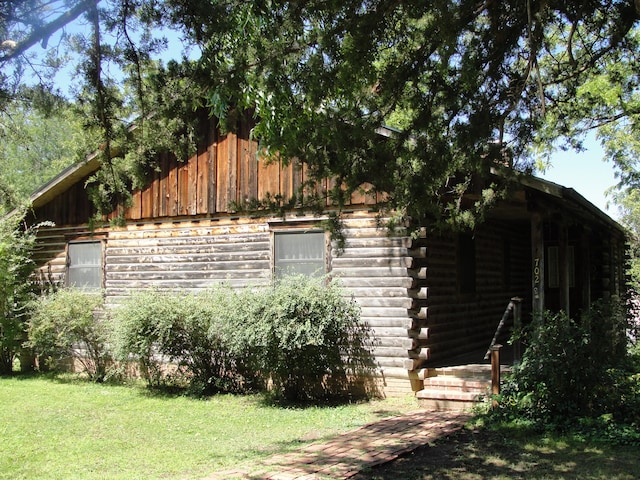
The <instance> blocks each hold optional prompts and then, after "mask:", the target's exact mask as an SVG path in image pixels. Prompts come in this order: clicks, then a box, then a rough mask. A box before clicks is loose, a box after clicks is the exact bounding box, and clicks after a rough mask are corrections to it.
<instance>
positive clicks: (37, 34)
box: [0, 0, 100, 64]
mask: <svg viewBox="0 0 640 480" xmlns="http://www.w3.org/2000/svg"><path fill="white" fill-rule="evenodd" d="M99 2H100V0H85V1H82V2H80V3H78V4H76V5H75V6H74V7H73V8H71V9H70V10H68V11H67V12H65V13H63V14H62V15H60V16H59V17H58V18H56V19H55V20H53V21H51V22H49V23H47V24H46V25H44V26H43V27H41V28H38V29H36V30H34V31H33V32H31V35H29V36H28V37H27V38H25V39H24V40H22V41H21V42H13V41H12V40H5V41H4V42H2V46H3V47H4V48H5V49H8V50H9V51H8V52H7V53H5V54H4V55H1V56H0V64H3V63H6V62H9V61H11V60H14V59H15V58H17V57H19V56H20V55H22V54H23V53H25V52H26V51H27V50H29V49H30V48H31V47H33V46H34V45H36V44H37V43H40V42H43V41H46V40H47V39H48V38H49V37H50V36H51V35H53V34H54V33H55V32H57V31H58V30H60V29H61V28H62V27H64V26H65V25H67V24H69V23H71V22H72V21H74V20H75V19H76V18H78V17H79V16H80V15H82V14H83V13H85V12H87V11H88V10H89V9H90V8H92V7H95V6H97V4H98V3H99Z"/></svg>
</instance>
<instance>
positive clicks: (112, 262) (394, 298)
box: [36, 212, 413, 395]
mask: <svg viewBox="0 0 640 480" xmlns="http://www.w3.org/2000/svg"><path fill="white" fill-rule="evenodd" d="M270 220H273V221H274V222H275V226H277V230H278V231H281V230H282V229H283V228H287V225H289V224H288V223H287V222H282V221H281V220H280V219H249V218H246V217H243V218H234V219H232V218H229V217H226V218H210V219H202V220H199V221H193V220H185V221H173V222H146V223H145V222H138V223H130V224H128V225H127V226H125V227H105V228H103V229H97V230H93V231H90V230H89V229H88V228H87V227H86V226H84V227H51V228H46V229H44V228H43V229H42V230H41V231H40V234H39V245H40V246H39V249H38V256H37V258H36V260H37V261H38V263H39V265H40V268H39V270H38V273H39V275H40V276H41V278H49V279H51V280H53V281H56V282H59V283H62V282H64V276H65V272H66V246H67V243H68V242H69V241H73V240H78V239H100V240H102V241H103V249H104V256H103V259H104V265H103V269H104V287H105V294H106V299H107V304H108V305H109V306H116V305H117V304H119V303H121V302H122V300H123V299H124V298H125V297H126V296H127V295H128V294H129V293H130V292H132V291H136V290H139V289H144V288H154V287H155V288H179V289H182V290H185V291H196V290H198V289H203V288H206V287H208V286H211V285H212V284H215V283H221V282H225V283H227V284H231V285H232V286H235V287H244V286H265V285H268V284H270V282H271V279H272V268H273V264H272V261H273V259H272V238H271V235H272V231H273V226H274V225H273V224H274V222H272V221H270ZM302 225H306V226H307V227H309V226H313V225H314V222H313V221H308V222H305V220H304V217H303V218H300V217H297V218H296V219H295V222H294V223H292V224H291V225H290V226H292V227H294V228H295V227H300V226H302ZM344 233H345V235H346V244H345V248H344V250H339V249H338V246H337V245H336V244H335V243H334V244H333V245H332V246H331V249H330V251H329V252H328V257H329V261H328V266H329V273H330V275H331V276H332V277H333V278H335V279H336V280H338V281H340V282H341V284H342V285H343V286H344V287H345V293H346V295H347V296H348V297H349V298H353V299H355V301H356V302H357V303H358V304H359V305H360V307H361V315H362V321H363V322H366V323H367V324H368V325H369V326H370V327H371V329H372V333H373V335H374V336H375V338H376V345H375V349H374V355H375V357H376V360H377V362H378V364H379V367H380V371H381V374H382V375H383V376H384V377H383V378H384V381H385V383H386V385H385V393H386V394H387V395H397V394H407V393H409V392H411V384H410V381H409V377H408V372H407V370H406V361H407V360H408V359H409V356H408V355H409V353H408V352H409V350H410V349H411V348H412V347H411V342H412V340H411V339H410V338H409V336H408V327H409V326H410V325H409V324H410V318H409V316H408V309H410V308H411V305H412V299H411V298H410V297H409V294H408V289H410V288H411V285H412V279H411V278H410V277H409V276H408V273H407V272H408V268H409V267H411V265H412V261H413V260H412V258H411V256H410V255H409V250H408V248H407V247H408V246H409V245H410V241H409V239H407V238H406V237H390V236H388V234H387V232H386V231H385V230H381V229H379V228H377V227H376V220H375V218H373V216H372V215H370V214H368V213H366V212H361V213H354V214H352V217H351V218H349V219H347V221H346V222H345V231H344Z"/></svg>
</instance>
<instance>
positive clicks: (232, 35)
mask: <svg viewBox="0 0 640 480" xmlns="http://www.w3.org/2000/svg"><path fill="white" fill-rule="evenodd" d="M23 4H24V5H29V6H30V8H33V10H28V9H27V8H26V7H25V8H23V7H22V5H23ZM49 4H50V5H52V6H57V7H61V8H62V10H59V13H60V15H58V16H56V17H55V19H56V20H52V21H47V19H46V18H45V16H44V13H43V12H44V11H45V10H44V7H45V6H48V5H49ZM99 7H100V8H99ZM5 8H6V12H8V13H10V14H14V16H13V17H11V16H9V15H8V14H6V13H5V14H3V22H2V28H0V32H3V33H4V32H7V35H10V34H12V33H15V32H18V29H17V27H16V26H17V25H27V27H25V28H24V29H23V30H22V31H20V32H22V34H21V36H18V37H15V38H16V40H14V41H15V45H13V44H11V45H10V46H9V47H7V48H8V50H7V53H5V54H4V56H0V64H2V63H7V62H9V61H16V60H18V59H19V58H22V56H23V54H24V53H26V52H28V51H30V50H28V49H27V48H26V47H28V46H30V45H34V44H35V40H44V39H46V38H49V37H50V36H51V35H52V31H54V30H55V28H56V25H58V23H55V22H56V21H58V19H60V20H59V23H61V24H64V23H65V21H66V19H68V18H71V17H72V16H73V15H75V14H76V13H77V12H78V10H80V11H82V15H84V16H85V18H86V19H87V22H88V25H89V26H90V27H91V29H92V35H91V37H90V38H88V39H87V40H85V41H84V43H82V42H79V41H77V42H76V43H77V44H78V45H82V46H84V47H85V48H84V50H83V51H84V52H85V59H86V62H85V63H84V64H83V72H84V73H85V76H84V79H85V85H86V88H85V89H84V90H83V94H82V95H84V97H83V98H87V99H90V100H91V101H90V103H91V105H93V107H94V108H93V113H92V119H93V124H94V125H96V126H98V127H100V128H101V129H102V131H103V136H104V139H103V144H104V146H105V148H104V152H105V163H106V164H107V166H108V167H109V168H112V163H111V159H112V157H113V156H115V155H118V154H119V153H118V150H119V149H118V148H112V147H113V146H114V145H116V144H117V145H123V142H122V141H121V140H119V138H121V137H122V136H123V135H126V134H127V132H126V131H124V130H123V129H119V128H117V122H118V121H119V120H122V119H123V118H131V116H132V115H135V116H136V117H137V118H138V119H139V122H140V125H139V132H141V133H139V134H137V138H138V139H140V140H136V141H138V142H139V143H138V145H137V146H135V147H133V148H132V147H129V151H130V152H134V153H135V156H134V157H135V159H136V160H135V161H136V162H139V161H145V160H146V159H149V158H150V157H151V156H152V155H150V153H151V146H150V145H149V143H148V142H147V143H145V139H149V138H158V135H157V134H153V133H151V134H147V133H146V132H153V131H154V129H155V128H164V129H165V132H166V128H167V125H169V126H171V125H172V124H171V119H174V120H175V118H176V116H178V117H180V115H182V114H183V113H184V112H186V111H188V110H189V109H194V108H198V107H202V108H208V109H209V110H210V112H211V113H212V114H214V115H215V116H216V117H218V118H219V119H220V120H221V122H222V124H223V125H226V126H227V127H228V128H232V126H233V123H234V122H233V119H234V118H236V116H237V114H238V113H239V112H242V111H251V112H253V113H254V115H255V117H256V127H255V129H254V134H255V136H256V138H258V139H260V141H261V142H262V143H263V145H264V146H265V148H266V149H267V151H268V152H272V153H273V154H274V155H276V152H277V155H280V156H282V157H283V158H285V159H293V158H297V159H299V160H300V161H302V162H304V163H306V164H307V165H308V167H309V171H310V172H311V173H312V174H313V175H314V176H315V177H316V178H323V177H334V178H336V179H337V182H336V185H337V186H338V187H339V188H338V189H336V190H335V191H334V196H335V198H336V199H337V200H338V201H340V200H343V199H345V198H348V197H349V194H350V192H351V191H353V190H355V189H358V188H361V186H362V185H369V186H370V187H368V188H370V189H371V190H373V191H383V192H385V194H386V199H387V203H386V205H384V206H383V207H386V208H388V209H389V211H393V212H396V213H397V214H398V216H399V219H400V220H402V221H409V222H410V223H412V224H414V225H417V224H420V223H422V222H424V221H425V219H427V218H428V219H431V220H433V219H435V220H443V221H445V222H447V223H453V224H460V223H462V224H469V223H473V221H474V219H475V218H476V215H475V213H479V212H481V211H482V209H483V208H484V207H485V206H486V205H487V204H491V203H492V201H493V200H495V198H496V191H495V190H494V186H493V185H491V184H490V183H487V182H486V181H479V180H478V179H483V178H484V179H486V178H487V176H488V173H489V171H490V169H491V167H492V166H495V165H496V164H505V163H506V164H508V165H510V166H513V167H515V168H517V169H520V170H528V169H530V168H531V167H532V165H533V160H534V158H535V155H536V154H537V152H538V151H539V149H540V148H542V149H543V150H547V149H548V148H549V145H554V141H555V140H557V139H558V138H562V137H563V136H564V137H565V138H566V139H567V140H568V143H569V144H570V145H574V146H579V140H580V137H579V134H580V133H581V132H582V131H584V130H585V129H591V128H602V129H603V130H602V133H603V135H610V136H612V134H607V128H608V129H611V128H614V125H615V126H617V127H615V128H618V130H617V131H627V132H629V131H630V132H636V131H637V125H636V124H635V123H634V122H635V118H636V116H637V113H638V112H637V107H636V106H635V104H636V103H637V102H636V101H635V96H636V95H637V91H638V83H639V78H638V75H637V72H638V71H639V69H638V56H637V52H638V51H639V49H638V40H639V39H638V29H637V20H638V19H639V18H640V4H639V3H638V2H637V1H635V2H632V1H630V0H624V1H623V0H588V1H585V2H579V3H578V4H574V3H571V2H569V3H567V2H561V1H559V0H550V1H538V0H526V1H517V0H508V1H505V2H497V1H495V0H485V1H477V0H476V1H468V0H461V1H456V2H453V1H434V2H423V1H418V0H405V1H386V0H385V1H383V0H365V1H359V2H338V1H327V0H310V1H306V2H285V1H279V0H261V1H255V2H245V1H240V0H220V1H215V2H205V3H203V2H190V1H187V0H167V1H165V2H158V1H157V0H112V1H110V2H99V1H96V0H94V1H81V0H74V1H71V2H67V3H63V2H61V1H56V0H54V1H51V2H41V1H37V0H31V1H29V2H15V1H9V2H7V6H6V7H5ZM31 13H33V14H34V16H35V18H36V19H39V20H44V21H42V22H41V24H38V22H36V21H31V22H29V21H28V20H26V18H27V16H28V15H27V14H29V15H30V14H31ZM63 14H68V15H67V16H64V17H63ZM19 15H21V16H22V17H20V18H22V19H23V20H22V23H20V22H18V21H17V20H15V18H17V17H16V16H19ZM29 18H30V17H29ZM161 26H165V27H170V28H171V29H173V30H175V31H178V32H180V34H181V35H182V37H183V39H184V40H185V41H187V42H188V43H190V44H193V45H195V46H197V50H198V52H199V54H200V55H199V56H197V57H191V58H190V59H184V60H183V61H182V62H181V63H180V64H168V65H166V66H163V65H157V64H156V63H154V62H152V61H151V58H152V54H153V52H154V51H155V50H154V49H155V48H156V47H157V46H158V42H156V41H153V40H152V38H153V37H152V36H151V34H152V33H153V32H154V31H158V27H161ZM136 27H138V30H137V32H138V33H135V34H134V31H135V28H136ZM150 28H154V29H155V30H152V29H150ZM107 35H111V36H112V38H113V41H111V43H109V42H108V41H105V39H108V36H107ZM4 38H9V36H6V35H4ZM114 61H118V62H120V65H121V66H122V69H123V70H124V73H125V74H126V75H125V77H124V78H126V79H128V80H124V81H117V79H113V78H111V79H109V78H108V75H107V70H106V68H105V65H107V64H109V62H114ZM124 86H129V90H124V91H123V90H122V88H120V87H124ZM610 86H615V87H616V88H615V89H613V91H612V90H611V89H610V88H609V87H610ZM119 89H120V93H118V90H119ZM185 92H186V93H185ZM185 95H186V98H185ZM161 100H165V101H164V102H163V101H161ZM611 105H615V106H616V108H615V109H611ZM124 107H126V109H125V110H123V108H124ZM151 112H153V115H150V113H151ZM180 118H181V117H180ZM394 120H395V121H397V122H399V124H398V126H400V127H402V130H401V131H400V132H398V133H396V134H394V135H391V136H390V137H389V138H387V139H386V140H384V141H382V140H381V136H380V135H379V133H378V132H379V128H380V127H381V126H382V125H385V124H387V123H389V122H391V121H394ZM173 127H174V130H170V131H171V132H173V133H176V135H177V136H178V138H180V139H182V140H184V139H189V138H190V137H191V135H192V134H195V133H197V132H196V131H195V130H193V129H190V128H189V126H188V125H186V126H185V125H184V124H183V125H182V126H176V125H173ZM165 136H166V135H165ZM619 144H620V143H619ZM127 145H131V142H129V143H128V144H127ZM534 146H537V147H538V148H533V147H534ZM174 147H175V149H176V150H180V148H182V147H184V142H178V144H177V145H175V146H174ZM618 153H619V156H618V157H617V161H618V163H619V164H620V165H621V166H623V165H625V163H624V162H625V161H628V160H629V158H628V154H629V153H630V152H629V151H628V150H626V149H625V148H620V149H618ZM105 178H106V177H105ZM113 178H116V176H115V175H113ZM626 178H627V177H624V176H623V180H626ZM629 178H631V177H629ZM105 181H107V180H105ZM469 190H473V191H475V192H476V193H481V195H480V197H479V198H480V199H481V200H479V201H478V202H476V203H473V204H466V203H465V202H464V201H463V200H462V194H463V193H464V192H466V191H469ZM113 193H114V195H113V196H114V198H117V197H118V195H117V191H115V190H114V191H113ZM467 212H471V214H469V213H467ZM474 212H475V213H474Z"/></svg>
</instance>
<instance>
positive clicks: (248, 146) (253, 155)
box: [238, 122, 258, 202]
mask: <svg viewBox="0 0 640 480" xmlns="http://www.w3.org/2000/svg"><path fill="white" fill-rule="evenodd" d="M250 133H251V125H250V124H249V123H248V122H243V123H242V125H241V126H240V132H239V136H238V155H239V164H240V168H239V178H238V180H239V181H238V185H239V195H238V201H239V202H248V201H250V200H254V199H257V198H258V161H257V145H256V142H254V141H252V140H251V139H250V138H249V137H250Z"/></svg>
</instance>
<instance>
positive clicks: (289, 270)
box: [274, 231, 326, 278]
mask: <svg viewBox="0 0 640 480" xmlns="http://www.w3.org/2000/svg"><path fill="white" fill-rule="evenodd" d="M325 252H326V244H325V233H324V232H320V231H300V232H275V233H274V268H275V276H276V278H282V277H284V276H285V275H295V274H300V275H308V276H314V277H319V276H322V275H324V273H325V263H326V262H325V258H326V255H325Z"/></svg>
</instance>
